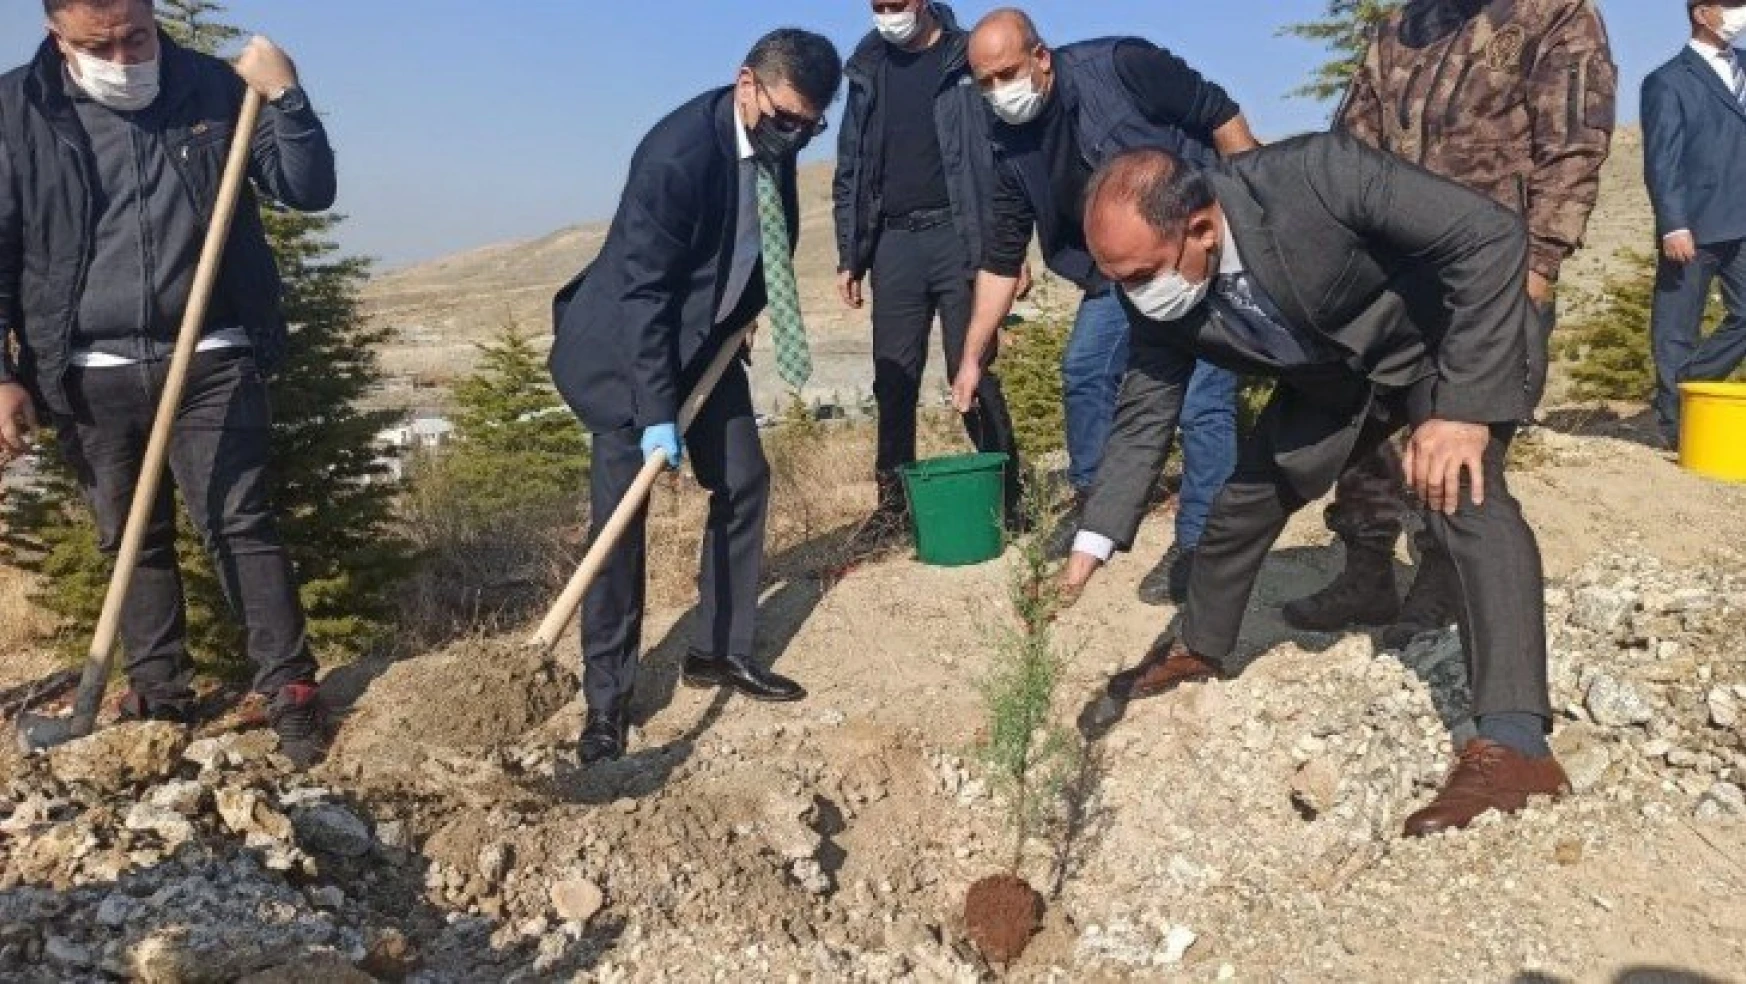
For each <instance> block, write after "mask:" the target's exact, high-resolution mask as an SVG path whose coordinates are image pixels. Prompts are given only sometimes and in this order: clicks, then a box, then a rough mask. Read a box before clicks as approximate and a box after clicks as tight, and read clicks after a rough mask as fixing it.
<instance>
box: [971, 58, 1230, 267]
mask: <svg viewBox="0 0 1746 984" xmlns="http://www.w3.org/2000/svg"><path fill="white" fill-rule="evenodd" d="M1134 40H1138V39H1134V38H1102V39H1099V40H1095V41H1083V42H1080V43H1078V44H1070V45H1066V46H1064V47H1061V48H1057V49H1055V51H1054V64H1055V92H1054V94H1053V96H1052V97H1051V98H1053V99H1054V100H1056V105H1055V107H1054V108H1053V109H1052V110H1051V111H1052V112H1066V113H1071V114H1072V117H1073V121H1074V127H1073V129H1074V133H1075V135H1076V136H1077V139H1078V142H1079V153H1080V154H1081V155H1082V156H1083V157H1084V158H1085V162H1086V164H1087V165H1088V166H1089V167H1090V168H1091V169H1092V170H1096V169H1097V168H1098V167H1101V166H1102V165H1103V163H1104V162H1105V161H1108V160H1109V159H1110V158H1112V157H1115V156H1116V155H1117V154H1120V153H1122V152H1123V151H1127V150H1134V149H1136V148H1139V147H1160V148H1163V149H1165V150H1168V151H1171V152H1173V153H1175V154H1176V155H1177V156H1178V157H1181V158H1183V159H1184V160H1186V161H1188V162H1189V163H1191V164H1194V165H1195V166H1197V167H1206V166H1209V165H1211V164H1213V163H1215V162H1217V161H1218V153H1217V151H1215V150H1213V148H1212V146H1211V145H1210V144H1209V142H1208V141H1206V140H1203V139H1200V138H1199V137H1197V136H1195V135H1193V134H1190V133H1189V132H1188V131H1186V130H1184V129H1182V128H1181V127H1178V126H1175V125H1173V124H1170V123H1161V122H1158V121H1156V120H1153V119H1150V118H1149V117H1147V116H1146V114H1145V113H1143V112H1142V111H1141V109H1140V107H1139V106H1138V105H1137V104H1136V103H1135V100H1134V96H1133V94H1132V92H1130V91H1129V89H1128V87H1127V84H1126V83H1124V82H1123V81H1122V77H1121V74H1120V73H1119V72H1118V71H1117V69H1116V49H1117V48H1118V47H1119V46H1120V45H1121V44H1122V43H1123V42H1124V41H1134ZM1044 132H1045V128H1044V127H1042V126H1039V125H1037V124H1035V123H1032V124H1027V125H1025V126H1010V125H1008V124H1006V123H1002V122H999V121H998V120H997V121H996V122H995V125H994V145H995V155H996V159H997V160H998V161H999V162H1000V166H1001V167H1004V168H1010V169H1011V173H1012V174H1013V175H1014V176H1015V177H1016V178H1017V180H1018V182H1019V184H1020V186H1022V187H1023V189H1024V194H1025V197H1026V198H1027V199H1029V201H1030V203H1031V209H1032V211H1033V212H1034V213H1035V217H1036V224H1037V239H1038V241H1039V242H1040V243H1041V245H1042V249H1043V259H1044V260H1045V261H1046V262H1047V263H1048V265H1049V269H1051V270H1053V271H1055V273H1057V274H1059V275H1060V276H1062V277H1065V278H1066V279H1068V280H1070V281H1072V282H1073V283H1075V284H1078V285H1079V286H1081V287H1086V286H1089V285H1092V284H1095V283H1099V282H1100V279H1099V278H1098V276H1097V264H1095V263H1093V262H1092V259H1091V254H1090V253H1089V252H1087V251H1086V249H1085V247H1084V237H1083V235H1082V234H1081V231H1080V230H1079V229H1078V228H1076V227H1074V226H1072V225H1070V224H1068V223H1065V222H1063V221H1062V218H1063V215H1064V214H1065V213H1064V212H1063V210H1062V209H1061V208H1059V207H1058V202H1057V201H1056V199H1057V198H1058V197H1059V196H1058V193H1057V192H1056V190H1055V188H1054V182H1053V181H1052V180H1051V178H1050V171H1049V160H1048V153H1047V150H1046V148H1045V147H1044V146H1043V135H1044ZM1073 211H1075V212H1077V209H1075V210H1073Z"/></svg>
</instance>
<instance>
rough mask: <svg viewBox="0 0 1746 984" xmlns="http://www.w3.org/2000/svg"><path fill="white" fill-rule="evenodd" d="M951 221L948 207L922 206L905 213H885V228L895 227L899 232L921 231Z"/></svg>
mask: <svg viewBox="0 0 1746 984" xmlns="http://www.w3.org/2000/svg"><path fill="white" fill-rule="evenodd" d="M950 221H952V210H951V209H949V208H924V209H920V210H918V211H914V212H909V213H907V214H905V215H887V216H886V217H885V228H887V229H896V230H897V231H899V232H921V231H922V230H924V229H932V228H934V227H935V226H943V225H945V224H946V223H948V222H950Z"/></svg>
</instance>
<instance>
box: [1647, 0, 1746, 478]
mask: <svg viewBox="0 0 1746 984" xmlns="http://www.w3.org/2000/svg"><path fill="white" fill-rule="evenodd" d="M1686 10H1687V14H1688V16H1689V17H1690V20H1691V43H1690V44H1688V45H1687V46H1686V47H1685V48H1684V49H1683V50H1681V51H1680V53H1679V54H1678V55H1676V56H1674V58H1673V60H1672V61H1670V62H1668V63H1667V64H1665V65H1663V66H1661V67H1660V68H1658V69H1656V70H1655V71H1654V72H1651V73H1650V74H1649V77H1648V78H1646V79H1644V80H1643V114H1642V115H1643V158H1644V164H1645V168H1644V172H1645V176H1646V177H1647V179H1648V183H1649V201H1650V204H1652V205H1653V206H1654V207H1655V226H1656V230H1657V231H1658V232H1659V233H1660V235H1661V264H1660V269H1659V271H1658V272H1657V274H1656V277H1655V304H1654V309H1653V313H1652V315H1651V319H1650V329H1649V334H1650V338H1651V340H1652V341H1653V344H1654V348H1655V369H1656V380H1657V382H1656V389H1655V412H1656V416H1657V418H1659V422H1660V425H1661V433H1662V437H1663V439H1664V440H1665V441H1666V442H1667V445H1668V446H1669V447H1676V446H1677V445H1678V443H1679V385H1680V384H1681V383H1685V382H1694V381H1705V380H1720V379H1727V378H1728V377H1729V376H1731V375H1732V374H1733V373H1734V370H1735V369H1738V368H1739V367H1740V365H1741V363H1742V362H1746V193H1743V192H1742V189H1746V68H1742V60H1743V59H1746V51H1742V50H1740V49H1738V48H1735V47H1734V43H1735V41H1737V40H1738V39H1739V38H1740V37H1741V35H1742V33H1743V32H1746V2H1740V0H1735V2H1732V3H1699V2H1692V0H1687V3H1686ZM1717 278H1720V279H1721V281H1722V300H1723V302H1724V303H1725V304H1726V305H1727V308H1728V316H1727V319H1726V320H1724V321H1723V322H1722V324H1721V326H1720V327H1719V328H1717V329H1716V331H1715V332H1714V333H1713V334H1711V335H1710V336H1709V337H1708V338H1704V337H1703V335H1702V331H1703V321H1704V308H1705V307H1706V306H1707V305H1708V303H1709V297H1710V288H1711V287H1712V285H1713V284H1714V283H1715V281H1716V279H1717Z"/></svg>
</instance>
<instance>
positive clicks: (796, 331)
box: [758, 164, 812, 389]
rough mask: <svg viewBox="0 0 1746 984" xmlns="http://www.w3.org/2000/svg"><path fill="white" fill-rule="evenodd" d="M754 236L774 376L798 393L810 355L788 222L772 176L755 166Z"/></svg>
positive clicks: (809, 373)
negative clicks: (760, 254)
mask: <svg viewBox="0 0 1746 984" xmlns="http://www.w3.org/2000/svg"><path fill="white" fill-rule="evenodd" d="M758 232H759V235H760V238H761V239H762V241H763V247H764V292H765V293H766V294H767V295H768V298H769V307H768V308H767V309H766V314H767V315H768V317H769V319H770V326H771V328H772V329H774V330H773V332H772V337H773V338H774V340H775V342H776V374H777V375H779V376H781V377H782V381H783V382H785V383H787V384H788V385H789V386H792V387H794V388H795V389H799V388H801V387H802V386H805V385H806V381H807V380H808V379H811V378H812V353H811V352H810V351H808V350H807V346H806V325H805V323H804V322H802V321H801V319H800V288H799V287H797V286H795V283H794V256H793V253H792V251H791V250H790V248H789V240H788V218H787V216H786V215H785V214H784V213H783V210H782V192H781V190H780V189H779V188H778V186H777V184H776V176H775V175H773V174H771V173H770V169H769V168H767V167H765V166H764V165H762V164H759V165H758Z"/></svg>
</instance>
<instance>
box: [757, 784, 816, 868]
mask: <svg viewBox="0 0 1746 984" xmlns="http://www.w3.org/2000/svg"><path fill="white" fill-rule="evenodd" d="M812 815H813V804H812V803H810V802H808V801H807V800H804V799H801V798H800V797H797V796H782V795H778V794H774V793H773V794H771V795H770V796H769V797H768V798H766V799H765V801H764V822H763V823H762V824H761V825H760V827H761V828H762V831H763V834H764V842H765V843H766V844H768V845H769V846H770V849H771V850H772V851H774V852H776V856H777V857H779V858H781V859H782V860H784V861H789V862H793V861H803V860H806V859H807V858H812V857H816V856H817V855H818V852H819V849H820V848H821V847H823V846H824V838H823V837H820V836H819V833H818V831H816V830H814V829H812V827H811V825H810V824H809V823H808V820H809V819H810V818H811V817H812Z"/></svg>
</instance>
